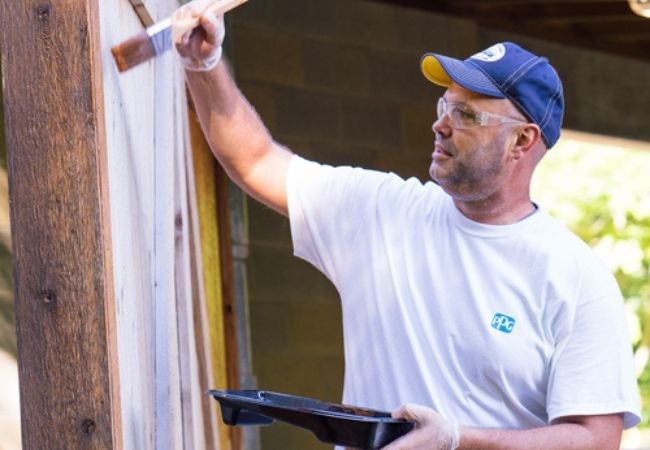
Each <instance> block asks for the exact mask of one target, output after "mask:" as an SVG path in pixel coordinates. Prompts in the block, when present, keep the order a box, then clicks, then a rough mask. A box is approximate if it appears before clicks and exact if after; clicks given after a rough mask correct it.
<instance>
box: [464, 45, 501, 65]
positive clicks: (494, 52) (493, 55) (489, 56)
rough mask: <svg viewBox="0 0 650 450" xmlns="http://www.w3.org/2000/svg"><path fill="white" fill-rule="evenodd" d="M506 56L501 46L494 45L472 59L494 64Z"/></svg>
mask: <svg viewBox="0 0 650 450" xmlns="http://www.w3.org/2000/svg"><path fill="white" fill-rule="evenodd" d="M505 54H506V48H505V46H504V45H503V44H496V45H493V46H492V47H490V48H488V49H486V50H483V51H482V52H479V53H477V54H476V55H474V56H472V58H473V59H478V60H480V61H485V62H494V61H498V60H500V59H501V58H503V57H504V56H505Z"/></svg>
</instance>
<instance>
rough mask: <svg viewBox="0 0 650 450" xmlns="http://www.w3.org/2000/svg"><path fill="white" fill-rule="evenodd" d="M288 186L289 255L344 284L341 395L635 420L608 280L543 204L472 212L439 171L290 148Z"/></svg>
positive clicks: (478, 418) (483, 421)
mask: <svg viewBox="0 0 650 450" xmlns="http://www.w3.org/2000/svg"><path fill="white" fill-rule="evenodd" d="M287 193H288V202H289V216H290V222H291V233H292V239H293V244H294V252H295V254H296V255H297V256H299V257H301V258H304V259H305V260H307V261H309V262H311V263H312V264H313V265H314V266H316V267H317V268H318V269H319V270H321V271H322V272H323V273H324V274H325V275H326V276H327V277H328V278H329V279H330V280H331V281H332V282H333V283H334V285H335V286H336V288H337V289H338V292H339V294H340V297H341V302H342V311H343V331H344V346H345V385H344V398H343V402H344V403H347V404H351V405H355V406H363V407H368V408H374V409H380V410H385V411H391V410H393V409H394V408H396V407H397V406H399V405H401V404H403V403H406V402H414V403H418V404H423V405H427V406H429V407H431V408H433V409H434V410H436V411H438V412H439V413H440V414H442V415H443V416H445V417H447V418H448V419H450V420H452V421H454V422H456V423H459V424H461V425H466V426H478V427H499V428H531V427H537V426H543V425H546V424H548V423H549V422H550V421H552V420H553V419H555V418H558V417H562V416H568V415H590V414H607V413H616V412H624V413H625V419H624V421H625V427H626V428H629V427H632V426H634V425H636V424H637V423H638V422H639V421H640V417H639V410H640V409H639V395H638V390H637V385H636V380H635V377H634V371H633V363H632V352H631V345H630V340H629V338H628V334H627V330H626V323H625V316H624V310H623V300H622V297H621V294H620V290H619V288H618V286H617V284H616V281H615V279H614V277H613V276H612V274H611V273H610V272H609V270H608V269H607V268H606V267H605V266H604V264H602V263H601V262H600V261H599V260H598V259H597V258H596V257H595V256H594V254H593V253H592V251H591V250H590V249H589V247H588V246H587V245H585V244H584V243H583V242H582V241H581V240H580V239H578V238H577V237H576V236H575V235H573V234H572V233H570V232H569V231H568V230H566V228H564V227H563V226H562V225H560V224H559V223H558V222H557V221H556V220H554V219H553V218H552V217H550V216H549V215H548V214H547V213H546V212H545V211H543V210H542V209H540V210H538V211H537V212H536V213H535V214H533V215H531V216H530V217H528V218H526V219H524V220H522V221H520V222H517V223H515V224H511V225H501V226H495V225H486V224H481V223H477V222H474V221H472V220H470V219H468V218H466V217H465V216H463V215H462V214H461V213H460V212H459V211H458V210H457V209H456V207H455V206H454V204H453V201H452V200H451V198H450V197H449V196H448V195H447V194H446V193H444V192H443V191H442V189H440V188H439V187H438V186H437V185H435V184H434V183H432V182H429V183H426V184H422V183H420V182H419V181H418V180H416V179H409V180H406V181H405V180H403V179H401V178H399V177H398V176H396V175H394V174H385V173H380V172H375V171H369V170H363V169H356V168H355V169H353V168H350V167H339V168H333V167H330V166H324V165H320V164H316V163H313V162H309V161H306V160H304V159H302V158H300V157H297V156H294V157H293V159H292V161H291V164H290V168H289V176H288V187H287Z"/></svg>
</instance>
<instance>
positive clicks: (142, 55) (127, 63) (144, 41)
mask: <svg viewBox="0 0 650 450" xmlns="http://www.w3.org/2000/svg"><path fill="white" fill-rule="evenodd" d="M111 53H112V54H113V58H115V63H116V64H117V69H118V70H119V71H120V72H125V71H127V70H129V69H130V68H132V67H135V66H137V65H138V64H140V63H143V62H145V61H147V60H149V59H151V58H153V57H155V56H156V49H155V48H154V46H153V43H152V42H151V38H150V36H149V34H148V33H147V30H144V31H142V32H141V33H139V34H137V35H135V36H133V37H132V38H130V39H129V40H127V41H124V42H123V43H121V44H120V45H116V46H115V47H113V48H112V49H111Z"/></svg>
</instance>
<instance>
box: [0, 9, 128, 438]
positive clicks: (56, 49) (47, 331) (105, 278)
mask: <svg viewBox="0 0 650 450" xmlns="http://www.w3.org/2000/svg"><path fill="white" fill-rule="evenodd" d="M97 20H98V16H97V10H96V3H95V2H78V1H72V0H59V1H49V2H48V1H39V2H35V1H21V2H13V1H12V2H2V3H1V4H0V48H2V54H1V58H2V60H3V66H2V69H3V80H4V107H5V108H4V111H5V125H6V129H7V133H6V142H7V147H8V149H9V154H8V167H9V180H10V181H9V182H10V199H11V221H12V234H13V251H14V278H15V295H16V317H17V335H18V352H19V374H20V395H21V409H22V415H23V421H22V435H23V446H24V448H25V449H72V448H74V449H86V448H96V449H112V448H120V445H119V442H120V440H121V436H120V433H121V427H120V423H121V419H120V405H119V401H118V398H119V397H118V396H119V391H118V390H117V386H118V385H119V384H118V383H117V367H116V359H115V354H114V350H115V345H114V344H115V333H114V330H115V311H114V302H113V299H114V295H113V280H112V267H111V261H112V259H111V257H110V237H109V236H110V234H109V227H110V223H109V214H108V211H107V210H106V205H107V204H108V202H107V179H106V173H107V168H106V147H105V139H104V136H105V129H104V117H103V92H102V79H101V70H100V69H99V67H100V65H99V64H100V59H101V58H100V56H99V51H98V49H99V41H98V34H97V29H96V27H93V26H90V24H92V23H97ZM112 388H113V390H112Z"/></svg>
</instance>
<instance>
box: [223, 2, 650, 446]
mask: <svg viewBox="0 0 650 450" xmlns="http://www.w3.org/2000/svg"><path fill="white" fill-rule="evenodd" d="M227 25H228V35H227V55H228V57H229V58H230V61H231V63H232V65H233V68H234V71H235V74H236V78H237V80H238V83H239V85H240V87H241V89H242V91H243V92H244V93H245V95H246V96H247V97H248V98H249V100H250V101H251V103H252V104H253V105H254V106H255V108H256V109H257V111H258V113H259V114H260V116H261V117H262V118H263V120H264V121H265V123H266V125H267V126H268V128H269V129H270V130H271V132H272V134H273V135H274V137H275V138H276V140H278V141H279V142H282V143H284V144H285V145H287V146H289V147H290V148H291V149H292V150H294V151H295V152H296V153H299V154H301V155H303V156H305V157H308V158H312V159H315V160H317V161H321V162H325V163H331V164H352V165H360V166H364V167H368V168H376V169H380V170H390V171H394V172H396V173H398V174H400V175H401V176H403V177H409V176H417V177H419V178H421V179H426V178H427V172H428V166H429V162H430V154H431V151H432V143H433V135H432V133H431V123H432V122H433V120H434V115H435V102H436V99H437V97H439V96H440V95H441V94H442V93H443V91H442V90H441V89H439V88H436V87H434V86H432V85H431V84H429V83H428V82H426V81H425V80H424V79H423V77H422V76H421V74H420V71H419V59H420V56H421V55H422V54H423V53H424V52H426V51H436V52H440V53H445V54H449V55H454V56H458V57H466V56H468V55H470V54H473V53H475V52H476V51H478V50H480V49H482V48H485V47H487V46H488V45H491V44H492V43H494V42H498V41H502V40H514V41H518V42H521V43H522V44H523V45H524V46H527V47H530V48H531V50H533V51H538V52H540V53H543V54H547V55H548V56H549V57H550V59H551V60H552V61H553V62H554V64H556V66H557V68H558V70H559V72H560V74H561V76H562V77H563V79H564V82H565V88H566V91H567V104H568V108H569V109H568V111H567V115H566V123H567V126H568V127H570V128H574V129H578V130H582V131H592V132H600V133H602V134H611V135H618V136H624V137H630V138H641V139H646V140H650V127H647V113H646V111H645V105H648V104H650V90H647V89H643V85H644V83H645V82H647V80H648V79H650V65H648V64H644V63H640V62H635V61H629V60H625V59H623V58H615V57H612V56H607V55H603V54H598V53H594V52H587V51H580V50H576V49H572V48H568V47H563V46H561V45H558V44H548V43H545V42H541V41H537V40H533V39H526V38H522V37H520V36H512V35H507V34H503V33H500V32H496V31H493V30H486V29H482V28H480V27H477V26H476V25H475V24H474V23H473V22H471V21H467V20H461V19H457V18H450V17H445V16H439V15H435V14H431V13H426V12H422V11H418V10H414V9H408V8H399V7H395V6H390V5H386V4H384V3H380V2H372V1H367V0H251V1H250V2H249V3H247V4H245V5H243V6H242V7H240V8H238V9H237V10H236V11H234V12H233V13H231V14H229V15H228V16H227ZM623 73H624V74H625V79H622V76H621V74H623ZM248 220H249V229H250V256H249V260H248V281H249V286H248V289H249V295H250V325H251V335H252V352H253V361H252V364H253V371H254V373H255V375H256V377H257V385H258V387H259V388H261V389H268V390H276V391H282V392H288V393H293V394H297V395H306V396H311V397H315V398H319V399H322V400H328V401H335V402H336V401H339V400H340V398H341V385H342V379H343V370H344V368H343V356H342V351H343V350H342V338H341V318H340V307H339V304H338V297H337V293H336V291H335V289H334V288H333V287H332V285H331V284H330V283H329V281H328V280H327V279H326V278H325V277H324V276H323V275H321V274H320V273H318V272H317V271H316V270H315V269H313V268H312V267H311V266H310V265H308V264H307V263H305V262H303V261H302V260H299V259H297V258H295V257H293V256H292V247H291V240H290V234H289V224H288V221H287V220H286V219H285V218H283V217H280V216H279V215H277V214H276V213H274V212H272V211H270V210H268V209H266V208H265V207H263V206H260V205H259V204H257V203H256V202H255V201H253V200H249V202H248ZM261 438H262V445H261V448H262V449H263V450H285V449H288V450H291V449H296V450H298V449H300V450H305V449H307V450H308V449H326V448H331V446H328V445H324V444H320V443H318V442H317V441H316V439H315V438H314V437H313V436H311V435H310V434H309V433H307V432H305V431H303V430H300V429H298V428H295V427H290V426H285V425H281V424H275V425H273V426H271V427H265V428H263V429H262V431H261Z"/></svg>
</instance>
